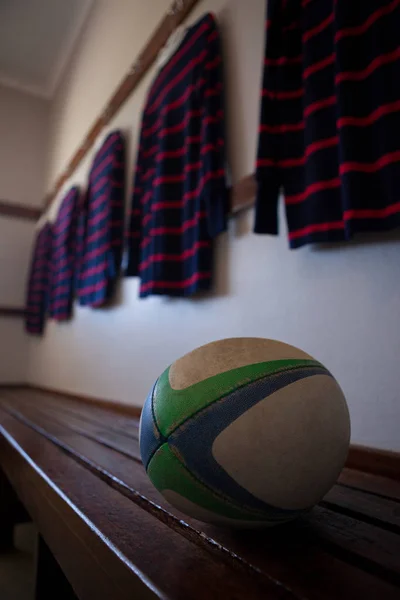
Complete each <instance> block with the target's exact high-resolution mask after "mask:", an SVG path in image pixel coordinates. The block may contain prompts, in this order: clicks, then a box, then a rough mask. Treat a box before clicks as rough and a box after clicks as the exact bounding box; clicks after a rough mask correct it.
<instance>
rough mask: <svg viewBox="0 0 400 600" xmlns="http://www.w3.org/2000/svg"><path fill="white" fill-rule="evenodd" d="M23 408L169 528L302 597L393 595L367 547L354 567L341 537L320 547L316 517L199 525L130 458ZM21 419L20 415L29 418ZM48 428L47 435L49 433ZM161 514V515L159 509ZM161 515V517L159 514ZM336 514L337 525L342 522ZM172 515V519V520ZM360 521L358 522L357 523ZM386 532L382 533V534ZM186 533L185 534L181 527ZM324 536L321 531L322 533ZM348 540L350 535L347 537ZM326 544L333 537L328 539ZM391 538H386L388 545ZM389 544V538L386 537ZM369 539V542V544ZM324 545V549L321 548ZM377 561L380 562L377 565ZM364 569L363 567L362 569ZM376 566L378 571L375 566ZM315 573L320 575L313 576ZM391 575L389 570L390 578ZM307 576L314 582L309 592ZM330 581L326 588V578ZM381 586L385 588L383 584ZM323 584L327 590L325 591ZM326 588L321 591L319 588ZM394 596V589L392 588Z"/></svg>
mask: <svg viewBox="0 0 400 600" xmlns="http://www.w3.org/2000/svg"><path fill="white" fill-rule="evenodd" d="M23 410H24V415H26V416H27V417H29V419H31V420H32V422H33V423H34V424H35V426H38V427H41V428H43V430H44V434H46V432H47V434H48V435H50V436H51V437H52V439H53V441H54V443H56V444H57V443H59V444H61V445H63V447H64V450H65V451H67V452H70V453H72V455H73V456H75V458H76V459H77V460H81V461H83V463H85V461H86V462H87V461H89V464H90V465H91V466H90V468H91V469H93V470H94V471H93V472H96V470H97V472H98V475H99V476H100V477H102V478H104V479H105V480H106V481H108V483H109V485H112V486H114V485H116V486H118V485H119V484H118V482H121V483H122V485H123V486H124V489H125V490H126V489H128V490H129V493H131V494H137V493H139V494H140V495H141V497H145V498H147V499H148V500H150V501H152V502H154V503H155V504H157V505H159V506H161V507H163V508H164V510H165V511H166V512H167V511H168V512H167V514H168V515H169V517H168V518H170V519H171V522H170V526H171V527H176V528H181V527H182V526H183V525H182V523H187V525H188V526H189V527H190V530H189V533H190V536H192V535H199V534H200V535H201V542H200V543H204V540H208V543H209V544H210V545H211V546H212V547H214V546H217V547H220V546H222V547H223V548H224V549H226V551H227V552H229V553H233V554H235V555H238V556H239V557H241V558H242V560H244V561H246V563H249V564H252V565H253V566H254V567H255V568H257V569H260V570H261V571H263V572H264V571H265V572H266V573H268V574H269V575H270V576H271V577H274V578H276V579H278V580H279V581H280V582H281V583H282V582H283V583H284V584H285V585H286V586H290V587H291V589H292V590H293V591H294V592H295V593H297V594H299V595H301V596H302V597H309V598H316V599H317V598H325V597H327V598H328V597H329V598H332V599H333V598H338V597H343V598H350V597H351V598H354V597H362V596H363V595H366V594H368V596H367V597H368V598H374V597H376V598H381V597H386V596H385V594H389V596H390V594H391V593H392V591H393V590H394V588H393V590H392V588H391V586H389V587H388V588H386V585H387V584H386V583H384V582H383V581H381V580H380V579H378V578H377V577H373V576H372V575H370V574H368V572H367V570H368V569H369V568H371V565H372V568H374V567H376V564H375V562H374V561H375V560H378V562H379V558H378V559H377V557H376V556H374V557H373V560H371V556H369V557H368V560H367V561H364V558H365V555H366V551H365V548H361V552H360V549H359V548H358V549H357V553H356V559H357V560H358V561H359V559H360V557H361V559H362V560H361V561H359V562H360V564H358V565H357V567H360V566H361V567H362V568H355V567H353V566H352V565H349V564H346V562H345V561H343V560H341V559H340V558H338V557H337V556H336V555H340V552H341V550H342V547H343V546H344V545H345V544H344V543H343V540H342V539H341V540H340V544H339V545H338V547H334V548H333V550H334V552H333V554H332V553H331V548H330V547H329V546H330V544H327V543H326V541H327V540H324V539H323V538H324V536H323V535H322V544H323V545H322V546H321V543H320V541H319V539H320V537H321V531H320V530H319V531H314V529H315V525H317V530H318V529H321V528H320V527H318V526H319V520H318V519H317V522H316V523H312V526H311V525H310V523H309V522H308V521H307V520H305V521H304V520H302V521H300V523H297V524H292V525H289V526H285V527H280V528H277V529H275V530H268V531H267V532H265V531H262V532H241V533H237V532H229V531H226V530H223V529H218V528H215V527H212V526H209V525H204V524H201V525H200V524H199V523H198V522H197V521H195V520H193V519H188V518H186V517H185V516H183V515H181V514H180V513H178V511H175V510H174V509H171V507H169V506H168V505H167V504H166V502H165V501H164V500H163V498H162V497H161V496H160V494H159V493H158V492H157V491H156V490H155V489H154V488H153V487H152V485H151V484H150V482H149V480H148V478H147V476H146V474H145V472H144V469H143V468H142V467H141V466H140V465H139V464H137V463H136V464H135V463H134V462H132V461H131V460H130V459H128V458H126V457H124V456H122V455H119V454H116V453H115V452H113V451H112V450H110V449H107V448H104V447H102V446H99V445H98V444H96V443H95V442H93V441H91V440H88V439H85V438H82V436H79V435H77V434H75V433H74V432H73V431H71V430H70V429H69V428H68V426H67V425H66V424H65V423H62V422H61V421H60V422H59V423H57V424H55V423H54V421H51V420H49V419H48V417H46V415H45V414H40V412H39V411H38V408H37V406H31V407H29V410H28V409H27V408H26V409H25V408H24V409H23ZM27 417H22V418H27ZM49 432H51V433H49ZM327 513H328V514H329V511H327ZM162 514H164V513H162ZM159 516H160V515H159ZM338 517H339V527H340V526H342V525H343V523H342V521H340V519H341V518H342V515H338ZM172 519H175V520H173V521H172ZM361 525H362V524H361ZM336 527H338V522H337V521H336V522H334V524H333V526H332V527H331V530H330V532H329V534H330V536H332V533H333V532H334V531H335V529H336ZM366 533H367V534H368V535H369V538H372V539H375V536H376V535H378V537H379V536H380V531H377V529H376V528H371V527H370V526H367V529H366V530H363V531H362V534H363V535H365V534H366ZM383 533H386V532H383ZM182 534H184V535H187V534H188V531H187V530H184V531H183V533H182ZM322 534H323V532H322ZM349 537H350V538H351V535H350V536H349ZM328 541H329V542H330V541H331V540H330V539H328ZM348 541H349V544H348V546H347V547H346V548H345V549H346V551H349V548H351V539H349V540H348ZM392 541H393V539H392V538H390V543H392ZM384 542H387V540H384ZM369 543H370V539H368V540H367V543H366V545H367V547H368V544H369ZM325 546H326V547H327V548H325ZM379 566H380V565H378V567H379ZM364 567H365V570H362V569H363V568H364ZM378 570H379V569H378ZM315 573H318V577H317V578H316V577H315ZM379 574H380V575H382V576H383V577H386V575H387V573H386V567H385V568H384V569H381V570H380V572H379ZM390 576H391V573H389V577H390ZM310 579H311V580H312V584H311V588H313V589H312V590H310ZM327 580H329V581H331V582H332V584H330V585H329V586H328V587H327V586H326V581H327ZM382 585H383V586H384V589H383V588H381V586H382ZM325 588H326V589H325ZM324 589H325V591H324V592H323V590H324ZM396 593H397V594H398V590H397V592H396Z"/></svg>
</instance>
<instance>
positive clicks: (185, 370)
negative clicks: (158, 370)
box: [170, 338, 313, 390]
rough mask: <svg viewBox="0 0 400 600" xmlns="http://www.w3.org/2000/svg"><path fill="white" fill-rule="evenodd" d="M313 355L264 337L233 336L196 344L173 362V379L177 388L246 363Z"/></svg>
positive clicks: (173, 385) (303, 357) (310, 357)
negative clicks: (196, 345)
mask: <svg viewBox="0 0 400 600" xmlns="http://www.w3.org/2000/svg"><path fill="white" fill-rule="evenodd" d="M291 358H298V359H309V360H313V357H312V356H310V355H309V354H306V353H305V352H303V351H302V350H299V348H295V347H294V346H290V345H289V344H284V343H282V342H277V341H275V340H267V339H264V338H230V339H226V340H218V341H217V342H211V343H210V344H206V345H205V346H201V347H200V348H196V349H195V350H193V351H192V352H189V353H188V354H186V355H185V356H182V358H179V359H178V360H176V361H175V362H174V364H173V365H172V366H171V370H170V383H171V386H172V387H173V388H174V389H175V390H181V389H184V388H187V387H189V386H191V385H194V384H195V383H199V382H200V381H203V380H204V379H208V378H209V377H213V376H214V375H218V373H221V372H223V371H231V370H232V369H238V368H240V367H244V366H246V365H250V364H255V363H260V362H270V361H275V360H285V359H291Z"/></svg>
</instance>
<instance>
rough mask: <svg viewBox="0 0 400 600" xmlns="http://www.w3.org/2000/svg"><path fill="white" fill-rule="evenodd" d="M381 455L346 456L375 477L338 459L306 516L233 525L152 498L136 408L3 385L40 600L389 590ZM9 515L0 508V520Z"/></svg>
mask: <svg viewBox="0 0 400 600" xmlns="http://www.w3.org/2000/svg"><path fill="white" fill-rule="evenodd" d="M374 456H375V455H374ZM380 456H381V454H379V453H378V458H376V456H375V459H374V457H373V456H372V455H371V460H370V461H367V462H366V463H365V464H364V463H363V461H364V462H365V452H364V453H363V452H360V451H357V450H355V451H353V452H352V453H351V454H350V462H349V466H350V467H359V466H360V465H361V466H362V467H363V468H364V467H365V468H366V469H369V468H370V469H371V470H373V471H376V470H377V469H378V470H380V472H381V473H385V474H386V475H387V476H386V477H382V476H381V475H376V474H371V473H367V472H363V471H360V470H356V469H355V468H346V469H344V471H343V473H342V475H341V477H340V480H339V482H338V484H337V485H336V486H335V487H334V488H333V489H332V490H331V492H329V494H327V496H326V497H325V498H324V500H323V502H321V504H320V505H319V506H317V507H316V508H315V509H314V510H313V511H311V512H310V514H308V515H307V516H305V517H303V518H301V519H299V520H298V521H296V522H294V523H291V524H288V525H284V526H281V527H277V528H274V529H269V530H263V531H256V532H254V531H242V532H235V531H230V530H228V529H222V528H217V527H213V526H209V525H205V524H201V523H199V522H197V521H195V520H192V519H189V518H186V517H184V516H183V515H182V514H179V513H178V512H177V511H175V510H174V509H172V508H171V507H170V506H169V505H168V504H167V503H166V502H165V501H164V500H163V498H162V497H161V495H160V494H159V493H158V492H157V491H156V490H155V489H154V487H153V486H152V484H151V483H150V481H149V480H148V478H147V476H146V474H145V472H144V469H143V467H142V464H141V461H140V456H139V449H138V419H137V417H135V416H134V415H132V414H123V413H122V412H120V411H117V410H112V409H111V408H110V407H101V406H99V405H96V404H89V403H87V402H83V401H78V400H76V399H73V398H71V397H67V396H65V397H61V396H60V395H54V394H51V393H45V392H41V391H38V390H35V389H30V388H20V389H11V388H9V389H7V388H4V389H1V390H0V467H1V469H2V471H3V473H4V474H5V476H6V478H7V480H8V481H9V482H10V483H11V486H12V488H13V489H14V490H15V492H16V494H17V495H18V497H19V499H20V501H21V502H22V504H23V506H24V507H25V508H26V510H27V511H28V513H29V514H30V516H31V518H32V520H33V521H34V522H35V524H36V526H37V528H38V530H39V533H40V544H39V552H38V570H37V577H38V581H37V586H36V599H37V600H38V599H40V600H41V599H42V598H57V600H60V598H61V599H62V598H74V597H77V598H79V599H80V600H102V599H107V600H120V599H126V600H127V599H128V598H129V600H132V599H133V598H139V599H141V598H144V599H145V598H153V597H162V598H173V599H182V600H191V599H213V598H220V599H222V598H223V599H230V598H235V599H236V598H237V599H239V598H240V599H241V598H246V599H252V598H262V599H274V600H275V599H278V598H279V599H288V600H290V599H292V600H300V599H310V600H311V599H313V600H321V599H325V598H329V599H332V600H337V599H340V600H346V599H350V598H351V599H352V600H354V599H358V598H367V599H368V600H373V599H375V598H376V599H379V600H384V599H392V598H393V599H396V600H399V598H400V476H399V468H398V467H399V457H398V456H396V455H389V454H387V456H386V459H385V457H384V459H382V457H381V458H379V457H380ZM374 461H375V462H374ZM0 489H1V488H0ZM3 507H4V506H3ZM10 515H12V511H11V512H10V511H4V510H2V511H0V517H1V516H2V519H3V523H2V524H0V531H2V529H1V527H2V525H3V528H4V527H5V529H6V530H7V528H8V527H9V525H10V523H11V520H12V518H11V517H10ZM4 521H5V522H4ZM57 565H59V566H60V567H61V570H60V573H59V574H58V575H57V569H58V566H57ZM61 571H62V573H63V574H64V575H65V578H66V579H67V580H68V582H69V584H70V586H71V588H72V589H73V590H74V591H73V592H72V589H71V588H70V589H69V590H68V589H67V588H68V586H65V585H64V583H65V582H64V583H63V582H62V577H64V575H61ZM61 590H62V591H61Z"/></svg>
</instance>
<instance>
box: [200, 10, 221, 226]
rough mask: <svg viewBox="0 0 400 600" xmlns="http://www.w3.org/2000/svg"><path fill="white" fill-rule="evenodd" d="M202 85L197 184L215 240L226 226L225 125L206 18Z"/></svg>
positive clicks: (215, 34)
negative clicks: (199, 163) (200, 156)
mask: <svg viewBox="0 0 400 600" xmlns="http://www.w3.org/2000/svg"><path fill="white" fill-rule="evenodd" d="M201 83H202V91H203V97H202V106H203V115H202V129H201V155H202V161H201V162H202V168H201V176H200V177H201V179H200V185H201V188H202V197H203V201H204V204H205V208H206V211H207V215H208V232H209V235H210V237H215V236H216V235H218V234H219V233H221V232H222V231H225V229H226V225H227V209H228V201H227V198H228V194H227V186H226V172H225V167H226V156H225V124H224V96H223V72H222V55H221V40H220V35H219V31H218V29H217V26H216V23H215V20H214V19H213V18H212V17H211V15H210V28H209V31H208V32H207V53H206V59H205V64H204V80H202V81H201Z"/></svg>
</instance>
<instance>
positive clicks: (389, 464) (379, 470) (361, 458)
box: [347, 445, 400, 481]
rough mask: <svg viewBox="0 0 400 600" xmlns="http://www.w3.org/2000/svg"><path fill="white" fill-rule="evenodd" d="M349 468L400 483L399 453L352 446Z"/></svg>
mask: <svg viewBox="0 0 400 600" xmlns="http://www.w3.org/2000/svg"><path fill="white" fill-rule="evenodd" d="M347 466H348V467H349V468H350V469H356V470H358V471H366V472H367V473H373V474H374V475H381V476H382V477H390V478H391V479H394V480H395V481H400V454H399V453H397V452H390V451H388V450H379V449H377V448H367V447H365V446H356V445H352V446H351V448H350V451H349V456H348V459H347Z"/></svg>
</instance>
